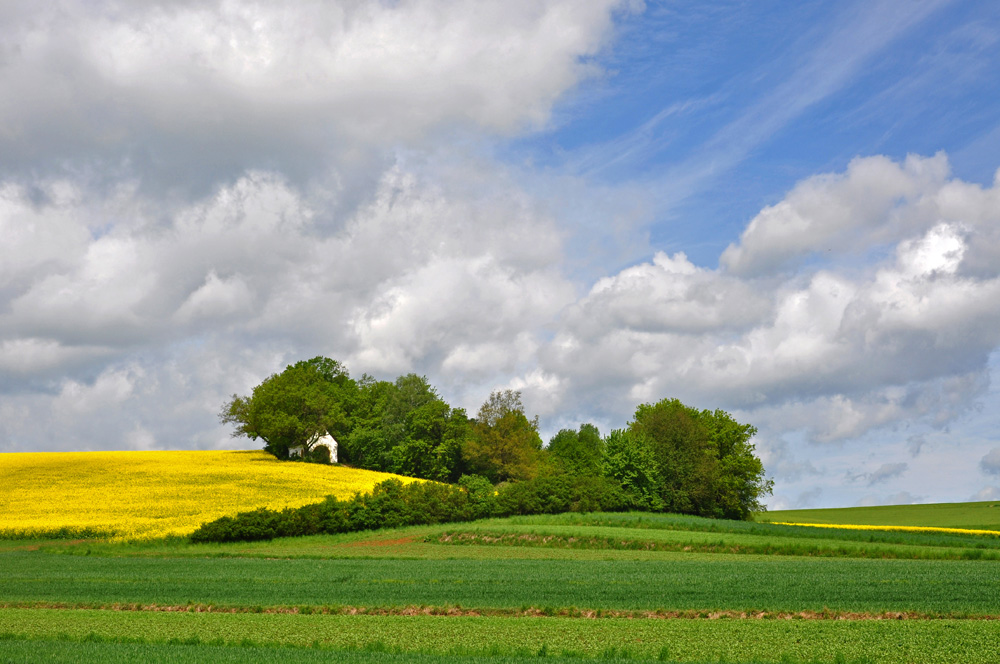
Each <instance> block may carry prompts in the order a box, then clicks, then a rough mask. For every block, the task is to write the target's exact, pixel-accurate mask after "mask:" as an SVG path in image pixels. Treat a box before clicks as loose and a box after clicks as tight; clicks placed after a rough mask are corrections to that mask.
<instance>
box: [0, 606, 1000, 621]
mask: <svg viewBox="0 0 1000 664" xmlns="http://www.w3.org/2000/svg"><path fill="white" fill-rule="evenodd" d="M0 609H14V610H17V609H50V610H59V611H81V610H89V611H147V612H155V613H265V614H301V615H331V616H336V615H342V616H343V615H350V616H358V615H362V616H435V617H442V618H455V617H475V618H479V617H492V618H577V619H583V620H600V619H608V618H611V619H627V620H850V621H873V620H1000V615H970V614H947V613H941V614H937V613H922V612H918V611H882V612H871V611H866V612H857V611H831V610H823V611H733V610H726V611H717V610H696V609H686V610H683V611H667V610H658V611H620V610H608V609H577V608H563V609H553V608H549V607H544V608H542V607H527V608H521V609H490V608H474V609H473V608H463V607H460V606H402V607H370V606H267V607H261V606H218V605H213V604H173V605H171V604H136V603H110V604H69V603H62V602H23V603H3V604H0Z"/></svg>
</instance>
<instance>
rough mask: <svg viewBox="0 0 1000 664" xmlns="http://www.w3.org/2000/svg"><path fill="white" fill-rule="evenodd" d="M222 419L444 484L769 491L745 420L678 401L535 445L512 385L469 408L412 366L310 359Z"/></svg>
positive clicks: (749, 501) (708, 495) (262, 435)
mask: <svg viewBox="0 0 1000 664" xmlns="http://www.w3.org/2000/svg"><path fill="white" fill-rule="evenodd" d="M220 418H221V420H222V421H223V422H225V423H230V424H234V425H235V426H236V428H235V431H234V432H233V435H234V436H247V437H249V438H251V439H253V440H256V439H258V438H259V439H261V440H263V441H264V447H265V449H266V450H267V451H269V452H271V453H272V454H274V455H275V456H277V457H278V458H288V450H289V448H291V447H293V446H296V445H306V446H308V444H309V442H310V441H312V440H314V439H315V438H317V437H318V436H321V435H323V434H324V433H326V432H329V433H330V434H331V435H333V436H334V438H336V439H337V441H338V447H339V449H338V453H339V459H340V461H341V462H343V463H347V464H350V465H352V466H356V467H359V468H367V469H371V470H380V471H386V472H393V473H398V474H400V475H408V476H411V477H420V478H425V479H431V480H437V481H441V482H449V483H455V482H458V481H459V479H460V478H462V477H463V476H468V477H471V476H479V477H482V478H485V479H486V480H488V481H489V482H490V483H492V484H494V485H501V486H505V485H508V484H511V483H518V482H529V481H533V480H536V479H540V478H547V477H557V476H566V477H570V478H582V479H584V480H586V478H593V479H595V480H600V481H601V482H603V483H604V484H602V486H604V485H606V484H607V483H611V484H612V485H613V486H614V487H615V490H616V491H620V492H621V495H622V501H621V503H622V505H623V506H625V507H634V508H640V509H648V510H653V511H670V512H680V513H686V514H698V515H701V516H713V517H724V518H733V519H747V518H749V517H750V516H751V515H752V514H753V513H754V512H757V511H760V510H762V509H763V505H762V504H761V500H762V499H763V497H764V496H765V495H767V494H769V493H770V492H771V482H770V480H767V479H766V478H765V474H764V467H763V465H762V464H761V462H760V459H759V458H757V456H756V455H755V454H754V446H753V443H752V442H751V439H752V438H753V436H754V434H756V429H755V428H754V427H752V426H750V425H748V424H740V423H739V422H737V421H735V420H734V419H733V418H732V417H731V416H730V415H729V414H728V413H726V412H724V411H722V410H715V411H708V410H697V409H694V408H691V407H689V406H685V405H684V404H682V403H681V402H680V401H678V400H676V399H664V400H662V401H660V402H658V403H655V404H643V405H641V406H639V407H638V408H637V409H636V412H635V416H634V418H633V420H632V421H631V422H630V423H629V424H628V426H627V427H626V428H624V429H619V430H615V431H612V432H611V433H610V434H609V435H607V436H606V437H602V436H601V434H600V432H599V431H598V429H597V427H595V426H593V425H592V424H583V425H581V426H580V428H579V429H578V430H572V429H564V430H562V431H560V432H558V433H557V434H556V435H555V436H553V437H552V439H551V440H550V441H549V444H548V445H547V446H543V444H542V439H541V438H540V436H539V434H538V418H537V417H536V418H530V419H529V418H528V416H527V415H526V414H525V412H524V406H523V404H522V403H521V397H520V393H518V392H515V391H511V390H504V391H499V392H494V393H492V394H491V395H490V397H489V399H487V401H486V402H485V403H484V404H483V405H482V407H481V408H480V409H479V412H478V413H477V414H476V416H475V417H473V418H470V417H468V415H467V414H466V412H465V411H464V410H463V409H461V408H453V407H451V406H450V405H449V404H447V403H446V402H445V401H444V400H443V399H442V398H441V397H440V396H439V395H438V394H437V392H436V391H435V390H434V388H433V387H431V386H430V384H428V382H427V380H426V378H423V377H421V376H417V375H414V374H409V375H406V376H400V377H399V378H397V379H396V380H395V381H394V382H389V381H380V380H375V379H374V378H372V377H370V376H368V375H365V376H362V377H361V379H359V380H354V379H352V378H351V377H350V375H349V374H348V372H347V370H346V369H345V368H344V367H343V365H341V364H340V363H339V362H336V361H334V360H331V359H329V358H324V357H316V358H313V359H311V360H307V361H302V362H298V363H296V364H294V365H290V366H288V367H287V368H286V369H285V370H284V371H283V372H282V373H280V374H274V375H272V376H270V377H269V378H267V379H265V380H264V381H263V382H262V383H261V384H260V385H258V386H257V387H255V388H254V389H253V393H252V394H251V395H249V396H245V397H241V396H238V395H233V397H232V399H231V400H230V401H229V402H228V403H227V404H225V406H224V407H223V410H222V412H221V414H220ZM306 457H307V458H308V457H309V454H308V450H307V455H306Z"/></svg>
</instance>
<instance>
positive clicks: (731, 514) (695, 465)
mask: <svg viewBox="0 0 1000 664" xmlns="http://www.w3.org/2000/svg"><path fill="white" fill-rule="evenodd" d="M629 431H630V432H632V433H633V434H634V435H635V436H637V437H638V438H641V439H642V440H644V441H646V442H647V444H648V445H649V448H650V450H651V452H652V455H653V458H654V460H655V463H656V474H657V476H658V478H659V490H658V494H659V496H660V498H661V500H662V501H663V504H664V508H665V509H666V510H668V511H672V512H682V513H686V514H699V515H702V516H711V517H724V518H730V519H748V518H750V516H751V515H752V514H753V513H754V512H758V511H761V510H762V509H763V504H762V503H761V500H762V499H763V497H764V496H765V495H768V494H770V493H771V487H772V482H771V481H770V480H768V479H767V478H766V477H765V475H764V466H763V464H761V462H760V459H759V458H757V456H756V455H755V454H754V452H755V449H754V445H753V443H752V442H751V439H752V438H753V436H754V435H755V434H756V433H757V430H756V429H755V428H754V427H753V426H751V425H749V424H740V423H739V422H737V421H736V420H734V419H733V418H732V416H730V415H729V413H726V412H725V411H722V410H715V411H709V410H697V409H695V408H691V407H689V406H685V405H684V404H683V403H681V402H680V401H678V400H677V399H663V400H662V401H659V402H657V403H655V404H642V405H640V406H639V407H638V408H637V409H636V411H635V417H634V419H633V421H632V422H631V423H629Z"/></svg>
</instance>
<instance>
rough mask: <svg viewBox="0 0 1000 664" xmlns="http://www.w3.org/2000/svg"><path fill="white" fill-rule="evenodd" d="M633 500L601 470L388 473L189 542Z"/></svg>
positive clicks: (604, 507) (621, 505)
mask: <svg viewBox="0 0 1000 664" xmlns="http://www.w3.org/2000/svg"><path fill="white" fill-rule="evenodd" d="M634 507H635V504H634V501H633V500H632V499H631V498H630V497H629V496H628V495H627V494H626V493H625V492H624V491H622V488H621V485H619V484H618V483H617V482H615V481H613V480H609V479H607V478H603V477H577V476H572V475H562V474H561V475H555V476H550V477H540V478H536V479H533V480H526V481H522V482H512V483H509V484H501V485H499V486H497V487H494V486H493V485H492V484H490V483H489V481H487V480H486V479H485V478H482V477H479V476H475V475H473V476H468V475H466V476H463V477H462V478H461V479H460V480H459V482H458V484H457V485H455V484H442V483H437V482H412V483H410V484H405V485H404V484H403V483H402V482H401V481H399V480H397V479H389V480H386V481H384V482H381V483H380V484H377V485H375V488H374V489H373V490H372V491H371V492H370V493H356V494H354V496H352V497H351V498H348V499H340V498H337V497H336V496H327V497H326V498H325V499H324V500H323V501H322V502H320V503H314V504H310V505H305V506H303V507H299V508H297V509H291V508H287V509H284V510H269V509H257V510H253V511H251V512H241V513H239V514H237V515H236V516H234V517H228V516H226V517H222V518H220V519H216V520H215V521H210V522H208V523H204V524H202V525H201V526H199V527H198V529H197V530H195V531H194V532H193V533H192V534H191V541H192V542H196V543H197V542H241V541H242V542H250V541H257V540H269V539H273V538H275V537H295V536H301V535H318V534H322V533H326V534H334V533H347V532H354V531H359V530H376V529H379V528H398V527H400V526H415V525H424V524H436V523H454V522H459V521H472V520H475V519H483V518H487V517H499V516H513V515H525V514H558V513H562V512H592V511H602V512H613V511H621V510H625V509H632V508H634Z"/></svg>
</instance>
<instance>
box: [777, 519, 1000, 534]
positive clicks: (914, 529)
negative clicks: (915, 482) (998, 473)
mask: <svg viewBox="0 0 1000 664" xmlns="http://www.w3.org/2000/svg"><path fill="white" fill-rule="evenodd" d="M771 523H774V524H777V525H779V526H806V527H809V528H840V529H844V530H888V531H899V532H904V533H954V534H959V535H993V536H997V535H1000V530H974V529H969V528H937V527H932V526H863V525H855V524H849V523H792V522H790V521H772V522H771Z"/></svg>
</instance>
